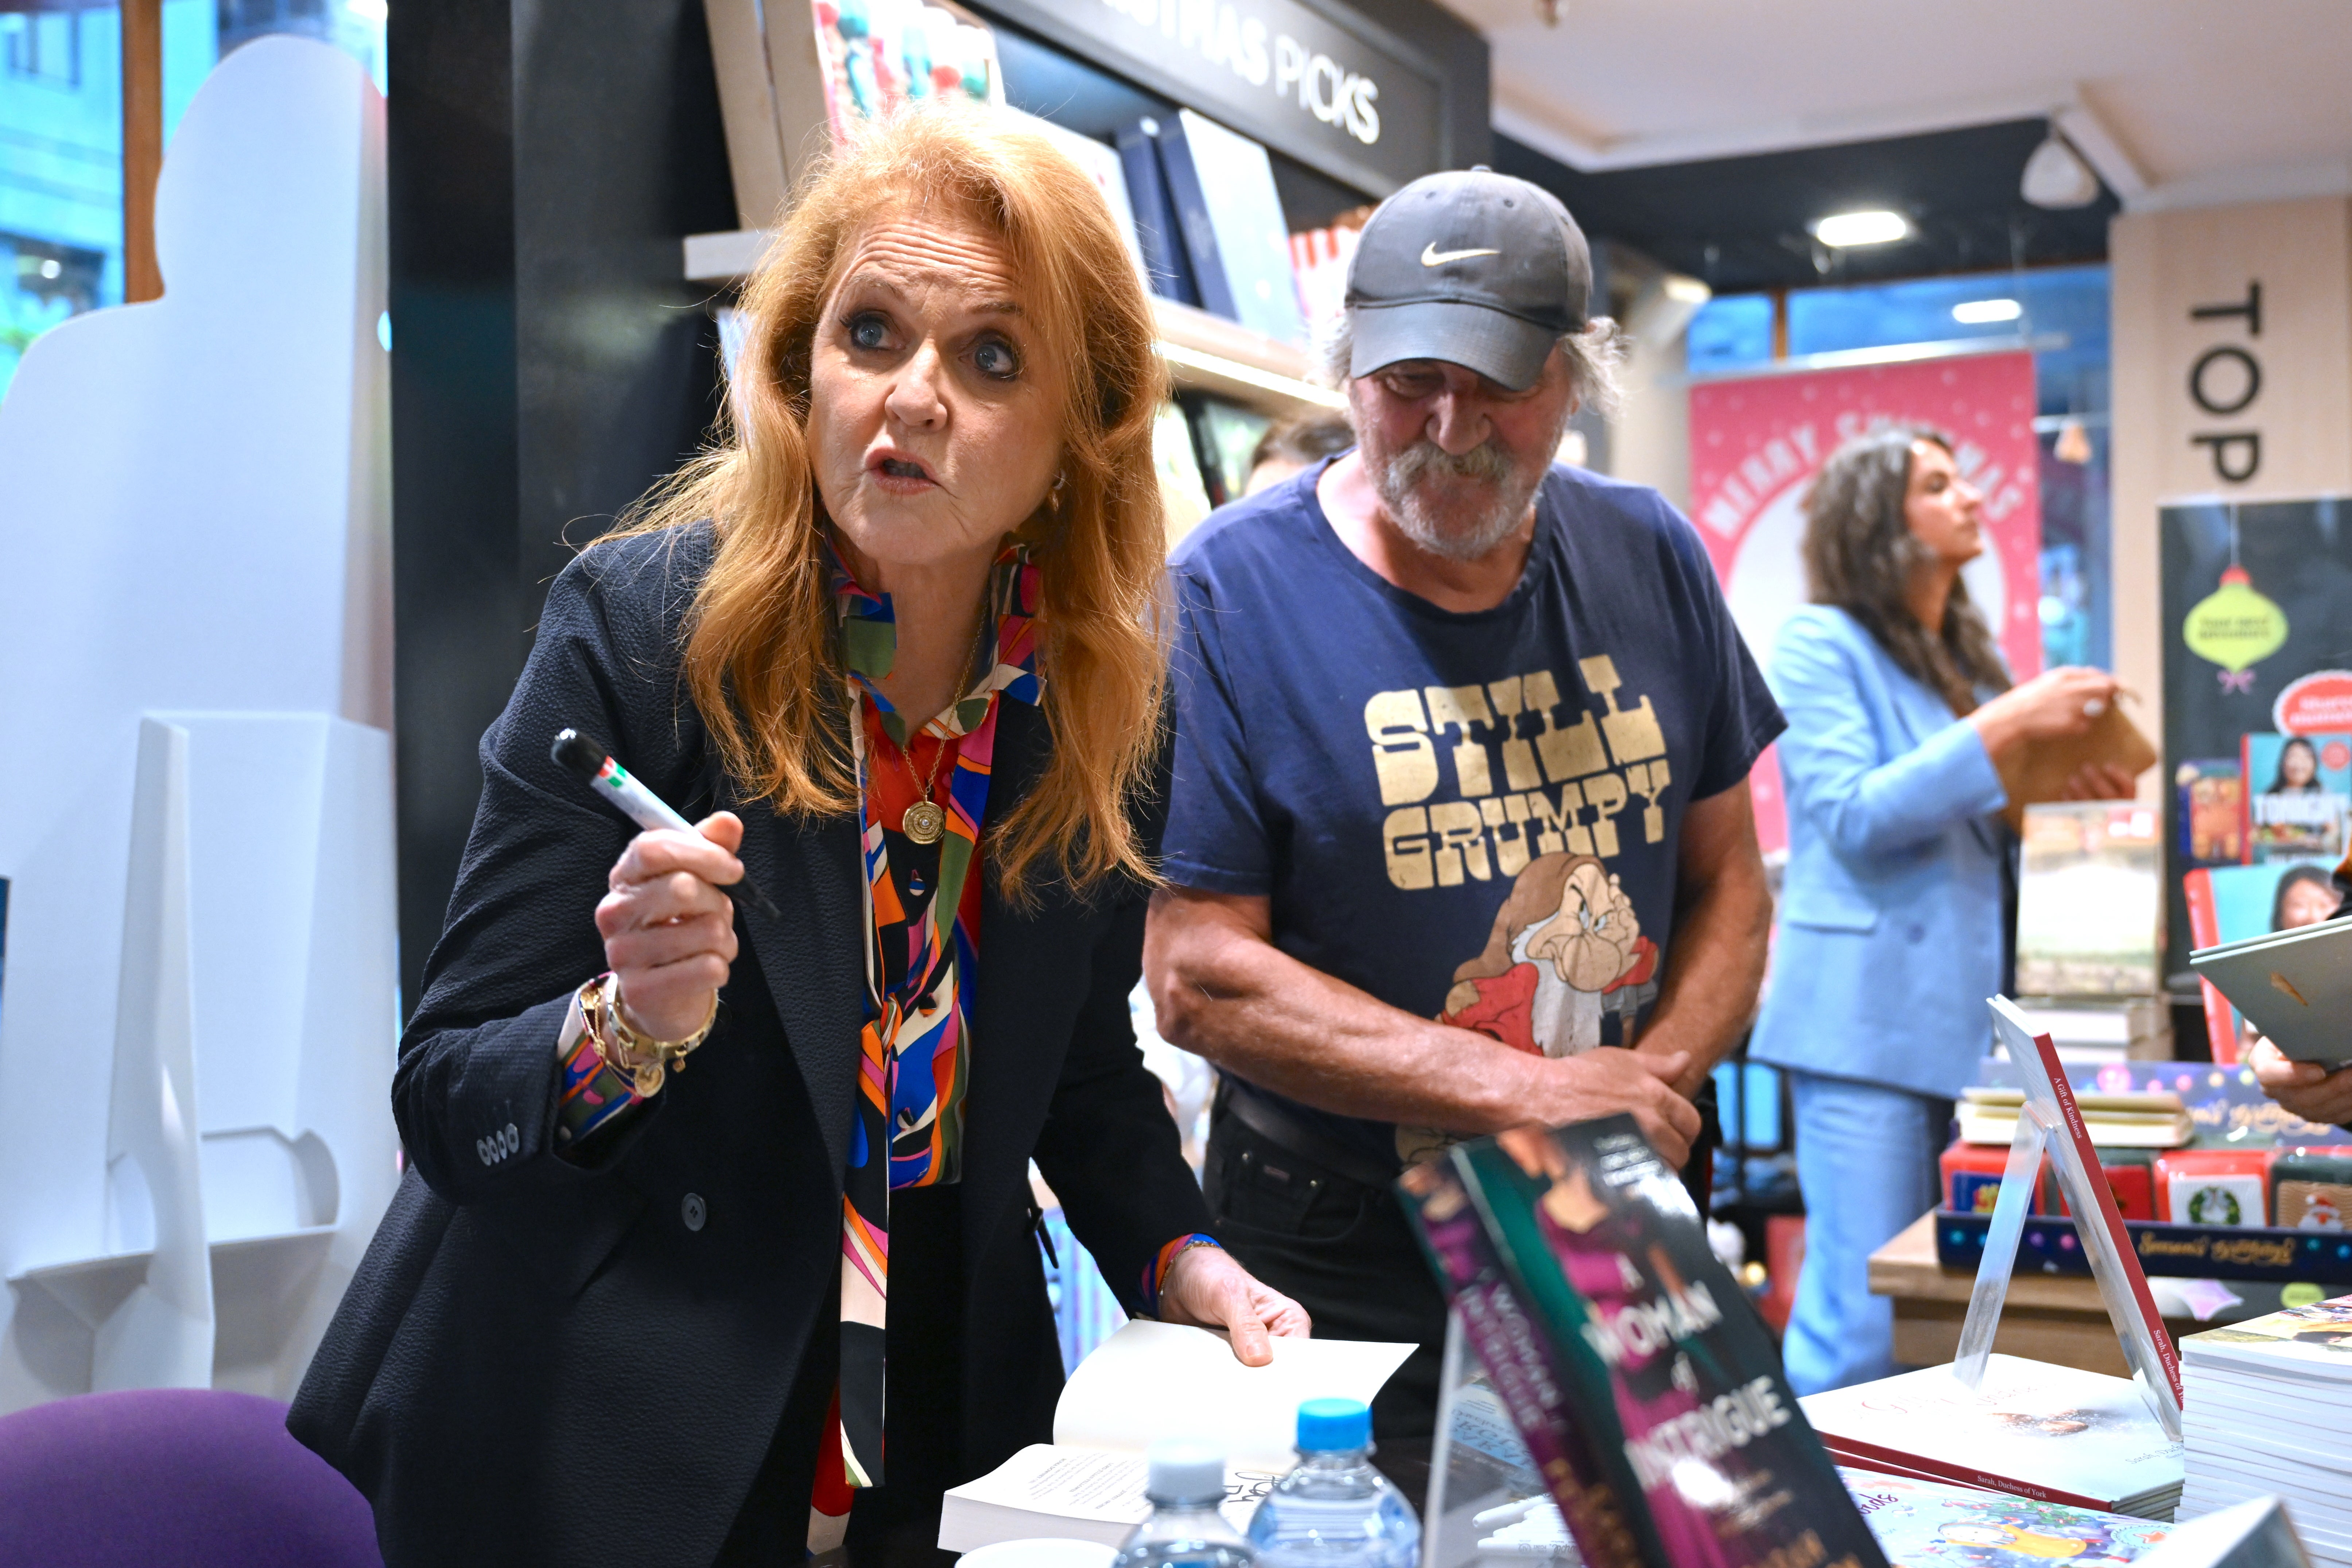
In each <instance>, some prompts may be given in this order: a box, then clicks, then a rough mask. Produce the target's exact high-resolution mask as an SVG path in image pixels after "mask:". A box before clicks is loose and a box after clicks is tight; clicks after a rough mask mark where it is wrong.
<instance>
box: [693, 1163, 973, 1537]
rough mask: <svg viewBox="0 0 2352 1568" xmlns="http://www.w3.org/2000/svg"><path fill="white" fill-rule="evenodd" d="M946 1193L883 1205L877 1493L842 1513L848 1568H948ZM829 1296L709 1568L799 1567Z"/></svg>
mask: <svg viewBox="0 0 2352 1568" xmlns="http://www.w3.org/2000/svg"><path fill="white" fill-rule="evenodd" d="M960 1192H961V1189H960V1188H957V1187H951V1186H949V1187H912V1188H908V1190H906V1191H904V1192H898V1193H893V1194H890V1312H889V1319H888V1324H887V1330H886V1339H885V1348H884V1354H885V1355H886V1356H887V1357H888V1366H889V1371H888V1380H887V1385H886V1387H885V1391H884V1394H883V1406H882V1475H883V1484H882V1485H881V1486H878V1487H875V1488H872V1489H868V1490H866V1491H862V1492H860V1493H858V1494H857V1498H856V1501H855V1502H854V1503H852V1504H851V1506H850V1510H849V1534H848V1540H847V1543H846V1544H847V1546H848V1548H849V1561H850V1563H851V1568H951V1565H952V1564H953V1563H954V1562H955V1560H956V1553H954V1552H941V1551H940V1550H939V1546H938V1542H939V1539H940V1494H941V1493H943V1492H945V1491H946V1490H947V1489H948V1488H950V1487H951V1486H954V1485H956V1484H957V1483H958V1482H959V1481H960V1480H961V1479H962V1477H961V1474H960V1468H961V1458H962V1453H961V1444H960V1442H959V1438H958V1435H959V1434H960V1433H961V1431H962V1429H963V1419H962V1412H963V1360H962V1347H963V1232H962V1215H963V1209H962V1205H961V1204H960V1203H959V1202H958V1201H957V1200H958V1195H959V1194H960ZM839 1316H840V1307H839V1305H838V1295H837V1292H836V1295H835V1300H834V1302H832V1303H829V1304H828V1305H827V1307H826V1309H825V1310H824V1314H823V1315H821V1316H820V1317H819V1318H818V1320H817V1324H816V1328H815V1330H814V1331H813V1332H812V1333H811V1334H810V1336H809V1349H808V1353H807V1354H806V1355H805V1356H803V1358H802V1361H801V1369H800V1372H799V1373H798V1374H797V1375H796V1376H795V1377H794V1378H793V1391H792V1394H791V1395H790V1397H789V1398H788V1399H787V1400H786V1402H785V1405H784V1414H783V1418H782V1420H780V1421H779V1422H777V1424H776V1435H775V1437H774V1438H773V1440H772V1441H771V1442H770V1444H769V1445H768V1457H767V1458H766V1460H765V1461H764V1462H763V1463H762V1464H761V1467H760V1470H759V1474H758V1475H757V1476H756V1477H755V1478H754V1479H753V1480H752V1483H751V1495H750V1496H748V1497H747V1498H745V1499H744V1500H743V1507H742V1510H741V1511H740V1512H739V1513H738V1514H737V1515H736V1517H735V1524H734V1528H733V1529H731V1530H730V1531H729V1532H728V1535H727V1542H726V1544H725V1545H724V1546H722V1547H721V1548H720V1549H719V1559H718V1563H717V1565H716V1568H755V1565H756V1568H774V1565H784V1564H791V1565H793V1568H798V1564H801V1563H805V1562H806V1561H807V1560H808V1528H809V1494H810V1489H811V1488H812V1486H813V1485H814V1481H815V1478H816V1452H817V1442H818V1438H819V1436H820V1435H821V1434H822V1431H823V1428H824V1418H825V1413H826V1411H827V1410H828V1409H830V1408H831V1405H832V1403H833V1391H834V1384H835V1379H836V1378H837V1377H838V1375H839V1371H840V1360H841V1336H840V1331H839V1330H838V1329H837V1327H836V1326H835V1325H836V1323H837V1321H838V1319H839Z"/></svg>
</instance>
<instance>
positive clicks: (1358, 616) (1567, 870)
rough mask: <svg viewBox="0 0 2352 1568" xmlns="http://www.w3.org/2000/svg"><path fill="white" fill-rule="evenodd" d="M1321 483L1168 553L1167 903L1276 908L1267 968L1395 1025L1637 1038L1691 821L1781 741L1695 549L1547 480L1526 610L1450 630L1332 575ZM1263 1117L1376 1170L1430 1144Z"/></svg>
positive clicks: (1666, 530) (1348, 1125) (1335, 567)
mask: <svg viewBox="0 0 2352 1568" xmlns="http://www.w3.org/2000/svg"><path fill="white" fill-rule="evenodd" d="M1321 472H1322V468H1321V467H1320V466H1318V467H1317V468H1310V469H1308V470H1307V472H1305V473H1303V474H1301V475H1299V476H1298V477H1297V478H1296V479H1291V480H1290V481H1288V482H1286V483H1285V484H1282V485H1278V486H1276V487H1275V488H1273V489H1268V490H1265V491H1263V492H1261V493H1259V494H1258V495H1256V496H1254V497H1251V498H1250V499H1248V500H1244V501H1241V502H1239V503H1237V504H1235V505H1234V506H1231V507H1228V508H1226V509H1224V510H1222V511H1220V512H1218V513H1217V514H1216V515H1215V516H1213V517H1212V518H1211V519H1210V520H1209V521H1207V522H1205V523H1203V524H1202V526H1201V528H1200V529H1199V530H1198V531H1195V532H1194V533H1193V534H1192V536H1191V537H1190V538H1189V539H1187V540H1185V541H1184V542H1183V543H1182V545H1181V546H1180V547H1179V549H1178V550H1177V552H1176V555H1175V559H1174V561H1173V563H1172V571H1173V574H1174V578H1175V585H1176V596H1177V616H1178V624H1177V637H1176V646H1175V649H1174V653H1173V664H1172V674H1173V679H1174V686H1175V696H1176V774H1175V785H1174V793H1173V796H1172V798H1171V803H1170V805H1171V816H1170V821H1169V826H1168V837H1167V847H1166V854H1167V858H1166V864H1165V870H1166V873H1167V876H1168V878H1169V879H1170V880H1171V881H1172V882H1175V883H1178V884H1180V885H1181V886H1185V887H1191V888H1199V889H1205V890H1208V891H1212V892H1220V893H1236V894H1244V895H1253V896H1262V897H1265V898H1267V899H1268V900H1271V903H1272V909H1273V921H1274V942H1275V945H1276V946H1277V947H1279V948H1280V949H1281V950H1282V951H1283V952H1286V953H1289V954H1290V955H1291V956H1292V957H1294V958H1297V959H1298V960H1299V961H1300V962H1301V963H1307V964H1308V965H1310V966H1312V967H1314V968H1316V969H1318V970H1321V971H1323V972H1324V973H1327V974H1330V975H1333V976H1336V977H1337V978H1339V979H1340V980H1344V981H1346V982H1348V983H1349V984H1352V985H1356V986H1359V987H1360V988H1361V989H1363V990H1365V991H1368V992H1370V994H1372V995H1374V996H1377V997H1379V998H1380V999H1381V1001H1383V1002H1386V1003H1389V1004H1391V1005H1393V1006H1397V1007H1401V1008H1403V1009H1404V1010H1405V1011H1406V1012H1409V1013H1413V1014H1416V1015H1419V1016H1422V1017H1442V1018H1444V1019H1445V1020H1446V1021H1448V1022H1450V1023H1454V1024H1456V1025H1459V1026H1464V1027H1466V1028H1472V1029H1476V1030H1479V1031H1481V1032H1483V1033H1486V1034H1488V1035H1491V1036H1493V1037H1496V1038H1497V1039H1500V1040H1503V1041H1504V1042H1506V1043H1507V1044H1509V1045H1512V1046H1515V1047H1518V1048H1519V1049H1521V1050H1527V1051H1537V1052H1541V1053H1543V1054H1546V1055H1549V1056H1554V1057H1559V1056H1570V1055H1573V1054H1575V1053H1576V1052H1578V1051H1581V1050H1586V1049H1590V1048H1591V1047H1593V1046H1596V1045H1622V1044H1625V1043H1628V1039H1629V1034H1628V1030H1627V1020H1628V1018H1629V1017H1630V1018H1631V1019H1632V1020H1633V1030H1634V1032H1638V1030H1639V1028H1640V1026H1641V1024H1642V1023H1643V1021H1645V1020H1646V1018H1647V1016H1648V1015H1649V1013H1650V1011H1651V1010H1652V1008H1653V1006H1654V1003H1655V1000H1656V997H1657V994H1658V980H1659V968H1660V964H1661V963H1662V961H1663V960H1664V957H1665V954H1666V951H1667V948H1668V944H1669V939H1670V936H1671V932H1672V929H1673V923H1674V906H1675V857H1676V852H1677V849H1678V847H1679V844H1680V839H1681V827H1682V815H1683V809H1684V807H1685V805H1686V804H1687V803H1688V802H1690V801H1693V800H1700V799H1705V798H1706V796H1708V795H1715V794H1717V793H1719V792H1720V791H1723V790H1726V789H1728V788H1730V787H1731V786H1733V785H1734V784H1738V783H1739V782H1740V781H1741V780H1742V779H1744V778H1745V777H1746V776H1747V774H1748V768H1749V766H1750V765H1751V764H1752V763H1754V762H1755V761H1756V758H1757V755H1758V753H1759V752H1762V751H1763V749H1764V747H1765V746H1766V745H1767V744H1769V742H1771V740H1772V738H1773V737H1774V736H1776V735H1778V734H1779V733H1780V731H1781V729H1782V727H1783V721H1782V719H1781V717H1780V709H1779V707H1778V706H1777V705H1775V704H1774V702H1773V700H1772V696H1771V693H1770V692H1769V690H1767V689H1766V688H1765V685H1764V679H1763V677H1762V676H1761V675H1759V673H1758V671H1757V668H1756V662H1755V660H1754V659H1753V658H1750V657H1749V655H1748V648H1747V645H1746V644H1745V643H1743V642H1742V641H1741V640H1740V637H1739V633H1738V629H1737V627H1735V626H1734V625H1733V624H1732V619H1731V614H1730V612H1729V610H1728V609H1727V607H1726V606H1725V605H1724V602H1723V595H1722V591H1721V589H1720V588H1719V587H1718V586H1717V583H1716V578H1715V572H1714V570H1713V568H1712V567H1711V566H1710V565H1709V564H1708V562H1707V558H1706V549H1705V548H1704V546H1702V545H1701V543H1700V542H1699V539H1698V536H1697V534H1696V532H1695V531H1693V530H1692V527H1691V525H1690V523H1689V522H1688V521H1686V520H1685V519H1684V518H1683V517H1682V516H1681V514H1679V513H1678V512H1676V511H1675V510H1674V508H1673V507H1672V506H1670V505H1669V504H1667V502H1666V501H1665V500H1664V498H1663V497H1661V496H1660V495H1659V494H1658V493H1657V492H1656V491H1655V490H1653V489H1647V488H1645V487H1643V486H1640V485H1632V484H1623V483H1620V482H1618V481H1615V480H1612V479H1604V478H1601V477H1600V476H1598V475H1595V474H1591V473H1587V472H1585V471H1583V470H1581V469H1577V468H1564V467H1555V468H1553V469H1552V470H1551V473H1550V475H1549V477H1548V478H1547V479H1545V480H1544V483H1543V487H1542V489H1541V490H1540V491H1539V492H1538V497H1537V501H1536V531H1535V542H1534V546H1533V548H1532V549H1531V550H1530V552H1529V553H1528V564H1527V570H1526V572H1525V573H1524V574H1522V575H1521V577H1520V580H1519V584H1518V585H1517V587H1516V588H1514V589H1513V590H1512V591H1511V595H1510V596H1509V597H1508V598H1507V599H1505V600H1504V601H1503V602H1502V603H1501V604H1500V605H1496V607H1495V608H1493V609H1491V610H1482V611H1478V612H1475V613H1472V614H1457V613H1455V612H1453V611H1449V610H1444V609H1440V608H1439V607H1438V606H1437V605H1433V604H1431V603H1430V602H1429V601H1428V600H1426V599H1423V598H1421V597H1419V596H1418V595H1412V594H1408V593H1406V592H1404V591H1403V590H1402V589H1400V588H1397V587H1395V586H1393V585H1392V584H1390V583H1388V582H1387V581H1385V580H1384V579H1383V578H1381V576H1380V574H1378V573H1376V572H1374V571H1372V569H1371V568H1370V567H1369V566H1366V565H1365V564H1364V563H1362V562H1361V561H1359V560H1358V559H1357V558H1356V557H1355V555H1354V554H1353V553H1352V552H1349V549H1348V547H1347V545H1346V544H1345V543H1343V542H1341V541H1340V539H1339V535H1338V534H1337V533H1335V532H1333V531H1332V529H1331V524H1330V522H1329V521H1328V519H1327V518H1326V517H1325V516H1324V514H1323V508H1322V505H1321V503H1320V502H1319V501H1318V500H1317V499H1316V494H1315V484H1316V481H1317V479H1318V478H1319V477H1320V475H1321ZM1260 1092H1265V1091H1260ZM1282 1103H1284V1104H1285V1105H1286V1107H1287V1108H1288V1109H1290V1110H1291V1112H1292V1114H1293V1115H1295V1116H1297V1117H1299V1118H1300V1119H1301V1120H1304V1121H1312V1122H1313V1123H1314V1124H1315V1125H1317V1126H1318V1127H1319V1128H1321V1129H1323V1130H1324V1131H1328V1132H1329V1133H1330V1134H1331V1135H1333V1136H1334V1137H1336V1138H1339V1139H1342V1140H1344V1141H1346V1142H1349V1144H1351V1145H1352V1146H1354V1147H1357V1148H1360V1149H1361V1150H1362V1151H1364V1152H1367V1153H1370V1154H1373V1155H1375V1156H1376V1157H1379V1158H1382V1159H1387V1160H1393V1159H1395V1158H1397V1157H1398V1155H1399V1154H1400V1153H1411V1152H1415V1151H1418V1150H1419V1149H1422V1148H1424V1147H1426V1146H1428V1144H1429V1143H1430V1142H1433V1135H1431V1134H1429V1133H1426V1132H1425V1131H1421V1130H1417V1129H1411V1128H1393V1127H1391V1126H1389V1125H1388V1124H1386V1123H1382V1122H1376V1121H1360V1120H1358V1119H1356V1118H1353V1117H1345V1116H1336V1115H1331V1114H1328V1113H1326V1112H1322V1111H1318V1110H1310V1109H1309V1108H1307V1107H1304V1106H1299V1105H1297V1104H1296V1102H1292V1101H1287V1100H1285V1101H1283V1102H1282Z"/></svg>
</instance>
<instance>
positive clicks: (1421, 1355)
mask: <svg viewBox="0 0 2352 1568" xmlns="http://www.w3.org/2000/svg"><path fill="white" fill-rule="evenodd" d="M1244 1092H1245V1091H1244ZM1693 1104H1694V1105H1695V1106H1696V1108H1697V1110H1698V1112H1699V1117H1700V1121H1701V1123H1702V1129H1701V1131H1700V1133H1699V1136H1698V1138H1697V1140H1696V1142H1694V1143H1693V1144H1692V1146H1691V1159H1690V1163H1689V1164H1688V1165H1686V1166H1685V1167H1684V1170H1683V1180H1684V1182H1685V1184H1687V1185H1689V1186H1690V1187H1691V1188H1692V1192H1693V1194H1694V1195H1695V1196H1696V1199H1697V1201H1698V1205H1699V1212H1700V1214H1702V1215H1704V1214H1706V1196H1707V1182H1708V1176H1709V1173H1711V1171H1712V1170H1713V1167H1714V1162H1715V1150H1716V1147H1717V1144H1719V1143H1720V1142H1722V1136H1723V1133H1722V1127H1721V1124H1720V1123H1719V1121H1717V1115H1716V1104H1715V1083H1714V1080H1713V1079H1708V1080H1707V1082H1706V1085H1705V1086H1704V1087H1703V1088H1702V1089H1700V1091H1699V1093H1698V1095H1697V1096H1696V1098H1695V1099H1694V1100H1693ZM1202 1187H1203V1189H1204V1191H1205V1193H1206V1195H1207V1197H1208V1200H1209V1212H1210V1214H1211V1215H1212V1216H1213V1219H1214V1221H1215V1226H1216V1237H1217V1239H1218V1240H1219V1241H1221V1242H1223V1244H1224V1246H1225V1250H1227V1251H1228V1252H1231V1253H1232V1254H1233V1255H1234V1258H1238V1259H1239V1260H1240V1262H1241V1264H1242V1267H1244V1268H1247V1269H1248V1270H1249V1271H1250V1272H1251V1273H1253V1274H1255V1275H1256V1276H1257V1277H1258V1278H1259V1279H1263V1280H1265V1282H1266V1283H1267V1284H1268V1285H1271V1286H1273V1287H1274V1288H1275V1289H1277V1290H1279V1291H1281V1292H1282V1293H1283V1294H1284V1295H1286V1296H1288V1297H1289V1298H1291V1300H1295V1301H1297V1303H1298V1304H1299V1305H1300V1306H1302V1307H1304V1308H1306V1309H1307V1313H1308V1315H1310V1316H1311V1317H1313V1318H1314V1320H1315V1336H1316V1338H1318V1339H1327V1340H1385V1341H1388V1342H1392V1343H1412V1344H1414V1345H1417V1346H1419V1347H1420V1348H1419V1349H1417V1350H1415V1351H1414V1352H1413V1353H1412V1355H1411V1356H1410V1357H1408V1358H1406V1361H1405V1363H1404V1365H1402V1366H1401V1367H1399V1368H1398V1369H1397V1373H1396V1375H1395V1376H1393V1377H1391V1378H1390V1379H1389V1381H1388V1384H1387V1385H1386V1386H1384V1387H1383V1388H1382V1389H1381V1392H1380V1394H1378V1395H1377V1396H1376V1397H1375V1398H1374V1399H1373V1400H1372V1433H1373V1436H1375V1437H1377V1438H1379V1439H1381V1441H1383V1442H1387V1441H1400V1442H1402V1441H1407V1440H1412V1439H1420V1438H1427V1437H1429V1436H1432V1435H1433V1433H1435V1431H1436V1430H1437V1397H1438V1382H1439V1373H1440V1372H1441V1371H1442V1364H1441V1363H1443V1362H1444V1356H1445V1297H1444V1293H1443V1292H1442V1291H1440V1290H1439V1289H1438V1286H1437V1279H1436V1276H1435V1275H1433V1274H1432V1273H1431V1272H1430V1268H1429V1260H1428V1259H1427V1258H1425V1257H1423V1254H1422V1250H1421V1244H1420V1243H1419V1242H1417V1241H1415V1240H1414V1239H1413V1234H1412V1222H1411V1221H1409V1220H1407V1219H1406V1218H1405V1217H1404V1210H1403V1208H1402V1206H1400V1205H1399V1204H1398V1201H1397V1196H1396V1193H1395V1190H1394V1189H1393V1188H1391V1187H1387V1186H1380V1187H1374V1186H1368V1185H1366V1184H1363V1183H1361V1182H1357V1181H1352V1180H1350V1179H1349V1178H1348V1177H1346V1176H1343V1175H1340V1174H1339V1173H1337V1172H1334V1171H1332V1170H1330V1169H1328V1167H1326V1166H1323V1165H1321V1164H1318V1163H1316V1162H1315V1161H1312V1160H1309V1159H1307V1158H1306V1157H1305V1156H1303V1155H1300V1154H1297V1153H1296V1152H1293V1151H1291V1150H1289V1149H1287V1148H1285V1147H1284V1146H1283V1145H1281V1144H1279V1143H1277V1142H1274V1141H1273V1140H1272V1139H1270V1138H1267V1137H1266V1136H1265V1134H1263V1133H1261V1132H1259V1131H1256V1130H1255V1129H1254V1128H1251V1127H1249V1126H1247V1125H1245V1124H1244V1123H1243V1122H1242V1121H1240V1120H1239V1119H1238V1118H1236V1117H1234V1116H1233V1115H1231V1114H1230V1113H1223V1112H1222V1111H1221V1113H1220V1114H1218V1115H1217V1116H1216V1117H1215V1119H1214V1120H1213V1121H1211V1123H1210V1125H1209V1147H1208V1159H1207V1163H1206V1168H1205V1169H1204V1170H1203V1171H1202Z"/></svg>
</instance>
